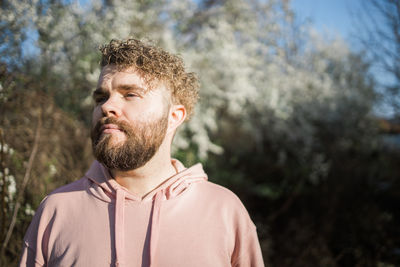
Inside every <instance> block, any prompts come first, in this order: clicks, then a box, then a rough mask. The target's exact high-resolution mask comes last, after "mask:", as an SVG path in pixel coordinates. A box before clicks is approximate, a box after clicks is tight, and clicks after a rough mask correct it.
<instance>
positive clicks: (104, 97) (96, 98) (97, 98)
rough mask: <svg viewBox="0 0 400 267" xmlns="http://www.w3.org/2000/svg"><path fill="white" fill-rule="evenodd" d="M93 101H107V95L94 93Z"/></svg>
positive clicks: (97, 102)
mask: <svg viewBox="0 0 400 267" xmlns="http://www.w3.org/2000/svg"><path fill="white" fill-rule="evenodd" d="M93 99H94V102H96V104H100V103H102V102H105V101H107V96H106V95H96V96H95V97H93Z"/></svg>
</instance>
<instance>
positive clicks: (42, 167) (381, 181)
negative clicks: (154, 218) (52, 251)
mask: <svg viewBox="0 0 400 267" xmlns="http://www.w3.org/2000/svg"><path fill="white" fill-rule="evenodd" d="M0 8H1V11H0V114H1V115H0V203H1V213H0V240H1V244H2V245H1V254H0V259H1V266H15V265H16V264H17V262H18V258H19V253H20V249H21V246H22V239H23V236H24V234H25V231H26V229H27V227H28V225H29V223H30V221H31V219H32V216H33V214H34V211H35V209H36V208H37V207H38V205H39V203H40V201H41V200H42V199H43V197H44V196H45V195H46V194H48V193H50V192H51V191H52V190H53V189H55V188H56V187H58V186H61V185H63V184H66V183H68V182H71V181H74V180H76V179H78V178H80V177H81V176H82V174H83V173H84V172H85V171H86V169H87V168H88V166H89V164H90V163H91V161H92V160H93V158H92V156H91V145H90V139H89V129H90V114H91V108H92V102H91V91H92V90H93V88H94V85H95V83H96V81H97V78H98V75H99V72H100V70H99V60H100V58H99V53H98V52H97V47H98V46H99V45H101V44H103V43H106V42H108V41H109V40H110V39H112V38H119V39H121V38H126V37H129V36H134V37H136V38H149V39H151V40H153V41H154V42H155V43H156V44H158V45H161V46H162V47H164V48H165V49H167V50H168V51H171V52H174V53H179V54H180V55H181V56H182V57H183V58H184V60H185V62H186V64H187V67H188V68H189V69H190V70H192V71H195V72H197V73H198V75H199V77H200V79H201V101H200V104H199V105H198V107H197V110H196V114H195V116H194V117H193V119H192V120H191V121H190V122H189V123H188V124H187V125H186V126H184V128H183V129H181V131H180V132H179V134H178V136H177V137H176V140H175V152H174V155H175V157H177V158H178V159H180V160H181V161H183V162H184V163H185V164H186V165H191V164H193V163H195V162H198V161H200V162H202V163H203V164H204V166H205V169H206V171H207V173H208V174H209V177H210V180H211V181H213V182H216V183H219V184H222V185H224V186H227V187H228V188H230V189H231V190H233V191H234V192H235V193H236V194H238V195H239V197H240V198H241V199H242V200H243V202H244V203H245V205H246V207H247V208H248V210H249V212H250V214H251V216H252V218H253V220H254V222H255V224H256V225H257V229H258V233H259V238H260V242H261V246H262V250H263V255H264V260H265V263H266V265H268V266H399V265H400V228H399V225H400V209H399V208H398V207H399V204H400V179H399V178H400V177H399V175H400V141H399V139H400V137H399V136H400V119H399V118H400V117H399V114H400V113H399V112H398V110H399V109H398V107H399V103H400V102H399V90H400V89H399V84H400V66H399V64H400V58H399V57H400V30H399V29H400V15H399V14H400V2H399V1H398V0H380V1H378V0H367V1H364V2H363V8H362V9H360V10H358V11H359V13H357V15H358V16H359V19H357V21H358V24H357V25H358V30H357V31H359V35H358V37H359V40H360V43H361V44H362V45H363V50H361V51H356V52H354V51H352V50H351V49H350V48H349V46H348V44H347V43H346V42H345V41H343V40H340V39H338V38H333V37H332V38H328V39H327V38H325V37H324V38H323V37H322V36H321V35H319V34H318V33H316V32H315V31H314V30H313V29H312V27H311V25H310V24H309V23H303V22H302V21H301V20H300V19H299V18H298V16H297V14H296V13H295V12H294V11H293V9H292V8H291V3H290V1H289V0H269V1H262V0H247V1H245V0H196V1H195V0H136V1H130V0H94V1H68V0H64V1H63V0H30V1H13V0H5V1H1V2H0ZM376 15H379V16H380V20H379V22H374V21H375V20H374V18H375V16H376ZM376 67H379V68H381V70H382V71H381V72H380V73H384V75H385V77H390V79H385V80H384V81H382V79H379V78H377V77H376V75H375V76H374V75H373V72H372V71H371V68H376ZM385 81H387V82H385ZM382 101H385V105H389V106H390V107H391V108H392V110H393V111H394V112H392V113H391V114H390V117H388V116H386V117H385V116H382V115H380V116H378V115H377V113H376V112H375V110H376V107H377V106H379V105H382V103H383V102H382Z"/></svg>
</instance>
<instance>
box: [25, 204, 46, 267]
mask: <svg viewBox="0 0 400 267" xmlns="http://www.w3.org/2000/svg"><path fill="white" fill-rule="evenodd" d="M46 198H47V197H46ZM46 198H45V199H44V200H43V201H42V203H41V204H40V206H39V208H38V210H37V211H36V213H35V216H34V217H33V219H32V222H31V224H30V225H29V228H28V230H27V232H26V234H25V237H24V244H23V248H22V253H21V259H20V263H19V267H25V266H27V267H31V266H35V267H36V266H45V257H44V252H45V251H46V250H47V246H46V244H47V243H46V241H47V239H48V234H49V231H50V229H51V222H50V221H49V220H48V218H47V216H45V214H44V212H43V208H44V204H45V200H46Z"/></svg>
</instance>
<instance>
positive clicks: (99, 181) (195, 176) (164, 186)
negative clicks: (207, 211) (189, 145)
mask: <svg viewBox="0 0 400 267" xmlns="http://www.w3.org/2000/svg"><path fill="white" fill-rule="evenodd" d="M171 164H172V165H173V166H174V168H175V169H176V171H177V173H176V174H175V175H173V176H171V177H169V178H167V179H166V180H165V181H164V182H162V183H161V184H160V185H159V186H157V187H156V188H155V189H154V190H152V191H151V192H150V193H149V194H147V195H146V197H145V198H143V199H142V198H141V197H138V196H136V195H134V194H132V193H131V192H130V191H129V190H128V189H126V188H125V187H123V186H121V185H120V184H118V183H117V181H115V179H114V178H112V177H111V175H110V172H109V170H108V169H107V168H106V167H104V166H103V165H102V164H101V163H100V162H98V161H96V160H95V161H94V162H93V163H92V165H91V166H90V168H89V170H88V171H87V172H86V174H85V177H86V178H87V179H89V180H90V181H92V182H93V183H94V184H95V186H92V188H91V189H90V191H91V193H93V194H94V195H95V196H96V197H97V198H100V199H101V200H103V201H106V202H111V201H112V200H111V199H115V197H116V191H117V190H123V191H124V193H125V194H124V195H125V199H129V200H134V201H150V200H152V199H153V198H154V196H155V195H156V194H157V192H159V191H163V192H164V196H163V199H171V198H174V197H176V196H177V195H179V194H180V193H181V192H183V191H184V190H185V189H186V188H187V187H188V186H189V185H190V184H192V183H195V182H200V181H206V180H207V174H206V173H205V172H204V170H203V167H202V165H201V164H200V163H198V164H195V165H193V166H192V167H190V168H186V167H185V166H184V165H183V164H182V163H181V162H180V161H179V160H177V159H172V160H171Z"/></svg>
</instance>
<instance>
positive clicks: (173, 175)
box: [20, 39, 263, 267]
mask: <svg viewBox="0 0 400 267" xmlns="http://www.w3.org/2000/svg"><path fill="white" fill-rule="evenodd" d="M101 52H102V55H103V58H102V64H101V65H102V71H101V74H100V78H99V82H98V85H97V89H96V90H95V91H94V93H93V98H94V101H95V103H96V104H95V108H94V111H93V130H92V134H91V137H92V145H93V153H94V156H95V157H96V159H97V161H95V162H94V163H93V164H92V166H91V167H90V169H89V170H88V172H87V173H86V174H85V176H84V177H83V178H81V179H80V180H78V181H75V182H73V183H71V184H68V185H66V186H63V187H61V188H59V189H57V190H55V191H54V192H52V193H51V194H50V195H49V196H47V197H46V198H45V199H44V200H43V201H42V203H41V205H40V207H39V209H38V210H37V212H36V214H35V216H34V218H33V221H32V223H31V225H30V227H29V229H28V231H27V233H26V236H25V240H24V241H25V242H24V248H23V253H22V258H21V262H20V266H96V267H99V266H110V265H111V266H167V267H170V266H173V267H179V266H188V267H191V266H199V267H200V266H201V267H204V266H212V267H214V266H263V259H262V256H261V250H260V246H259V243H258V239H257V233H256V228H255V226H254V224H253V223H252V221H251V220H250V218H249V215H248V213H247V211H246V209H245V208H244V207H243V205H242V203H241V202H240V200H239V199H238V198H237V197H236V196H235V195H234V194H233V193H232V192H230V191H229V190H227V189H225V188H223V187H221V186H218V185H215V184H213V183H210V182H208V181H207V175H206V174H205V173H204V171H203V169H202V166H201V165H200V164H197V165H194V166H192V167H190V168H185V167H184V166H183V165H182V164H181V163H180V162H179V161H177V160H174V159H171V143H172V139H173V137H174V134H175V131H176V130H177V128H178V127H179V126H180V125H181V124H182V123H183V122H184V121H185V120H186V119H187V118H188V117H189V116H190V115H191V113H192V111H193V107H194V104H195V103H196V100H197V98H198V93H197V88H198V82H197V79H196V77H195V75H194V74H193V73H187V72H186V71H185V69H184V65H183V62H182V60H181V59H180V58H179V57H177V56H175V55H171V54H169V53H167V52H165V51H164V50H162V49H160V48H158V47H154V46H151V45H147V44H144V43H142V42H140V41H138V40H134V39H129V40H126V41H118V40H113V41H111V42H110V43H109V44H108V45H105V46H103V47H102V48H101Z"/></svg>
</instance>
